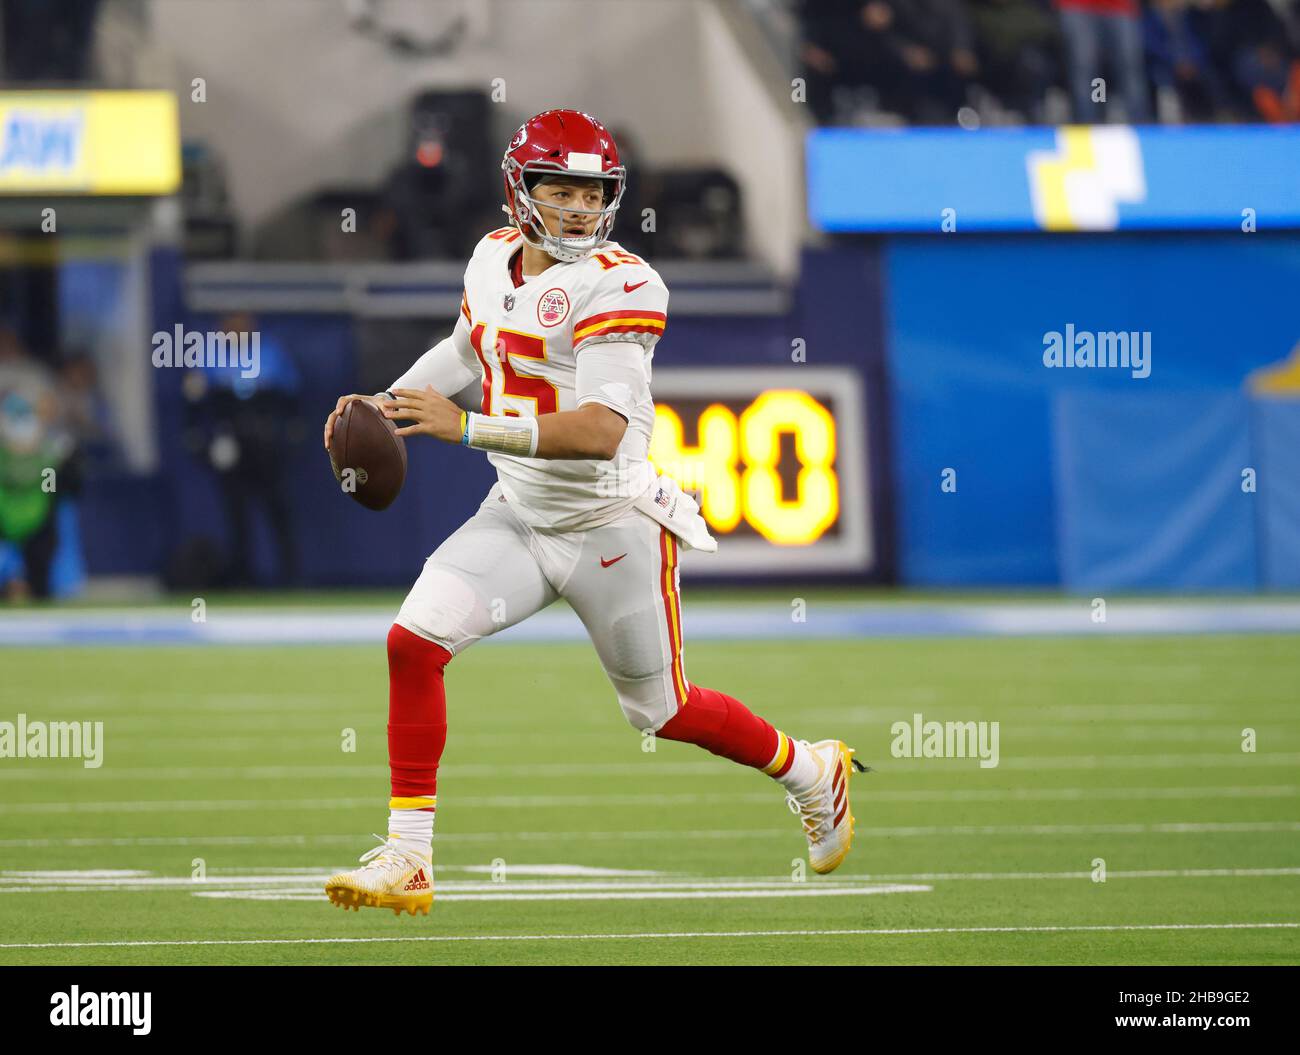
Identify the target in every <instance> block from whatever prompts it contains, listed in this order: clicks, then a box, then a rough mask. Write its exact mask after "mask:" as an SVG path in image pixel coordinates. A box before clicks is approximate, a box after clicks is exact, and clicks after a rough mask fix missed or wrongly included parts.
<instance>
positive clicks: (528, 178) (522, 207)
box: [502, 159, 627, 264]
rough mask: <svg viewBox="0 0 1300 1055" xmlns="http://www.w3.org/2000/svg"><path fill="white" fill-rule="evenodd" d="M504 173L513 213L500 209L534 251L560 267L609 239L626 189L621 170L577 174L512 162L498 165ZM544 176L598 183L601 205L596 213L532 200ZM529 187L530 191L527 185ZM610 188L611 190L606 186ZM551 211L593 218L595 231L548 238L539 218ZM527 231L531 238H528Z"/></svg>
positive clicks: (509, 209) (576, 172)
mask: <svg viewBox="0 0 1300 1055" xmlns="http://www.w3.org/2000/svg"><path fill="white" fill-rule="evenodd" d="M502 168H504V169H505V170H506V179H507V181H508V182H509V185H510V189H511V191H512V192H513V198H514V201H513V205H514V208H513V210H512V209H511V207H510V205H503V206H502V209H503V210H504V211H505V212H506V214H507V215H509V216H510V218H511V219H512V220H514V221H515V225H516V226H517V227H518V228H519V233H520V234H521V235H522V236H523V239H524V241H525V242H527V243H528V244H529V245H530V246H532V247H533V248H534V249H540V250H541V251H542V252H544V253H547V254H549V255H550V256H552V257H554V258H555V259H556V260H559V261H561V262H562V263H566V264H568V263H573V262H574V261H575V260H581V259H582V258H583V257H584V256H586V255H587V254H588V253H590V252H591V251H592V250H593V249H595V248H596V247H597V246H598V245H600V244H602V243H603V242H605V241H607V240H608V239H609V235H610V232H611V231H612V230H613V229H614V216H615V214H616V213H617V212H618V206H619V203H620V202H621V201H622V199H623V191H624V189H626V187H627V180H626V178H625V177H626V175H627V170H626V169H624V168H623V166H621V165H620V166H618V167H617V168H614V169H611V170H610V171H609V172H579V171H571V170H568V169H562V168H559V167H552V166H550V165H538V164H534V163H532V162H525V163H524V165H522V166H520V165H519V164H518V163H517V162H514V161H513V160H509V159H508V161H507V163H503V164H502ZM547 176H555V177H563V176H567V177H572V178H575V179H599V180H602V181H604V183H605V195H604V197H605V203H604V205H603V206H602V207H601V208H599V209H582V208H578V207H576V206H574V205H564V206H560V205H555V204H553V203H551V202H543V201H539V200H538V199H536V198H534V197H533V195H532V188H533V187H536V186H537V184H538V183H539V182H540V181H541V180H542V179H543V178H544V177H547ZM530 183H531V184H532V186H531V187H530V186H529V184H530ZM611 183H612V184H613V189H612V190H611V188H610V184H611ZM543 206H544V207H546V208H548V209H554V210H555V211H557V212H559V213H560V214H561V217H563V215H564V214H569V215H576V216H583V217H587V216H596V217H599V219H598V220H597V221H596V228H595V230H594V231H593V232H592V233H591V234H589V235H584V236H582V237H576V238H575V237H565V236H564V235H563V233H561V234H559V235H554V234H551V232H550V231H548V230H547V228H546V221H545V220H544V219H543V218H542V211H541V210H542V207H543ZM530 228H531V235H530Z"/></svg>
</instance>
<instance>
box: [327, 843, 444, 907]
mask: <svg viewBox="0 0 1300 1055" xmlns="http://www.w3.org/2000/svg"><path fill="white" fill-rule="evenodd" d="M375 838H376V839H380V840H381V844H382V845H380V846H376V847H375V848H374V849H372V850H369V851H367V852H366V853H364V854H363V855H362V856H361V860H362V861H363V862H365V867H363V868H356V869H353V870H352V871H350V872H340V873H338V874H337V875H334V876H331V877H330V878H329V879H328V880H327V881H326V883H325V896H326V897H328V898H329V899H330V903H331V904H334V905H338V906H339V908H341V909H344V910H347V909H352V910H353V911H354V912H360V911H361V910H362V909H363V908H391V909H392V910H393V913H394V914H395V915H398V916H400V915H401V914H402V913H403V912H408V913H410V914H411V915H412V916H417V915H419V916H427V915H428V914H429V908H430V907H431V906H432V905H433V866H432V862H431V861H430V860H429V858H427V857H425V856H423V855H422V854H420V853H417V852H415V851H413V850H410V849H405V848H403V847H401V846H399V845H398V844H397V840H395V839H393V838H391V837H390V838H389V839H387V840H384V839H383V838H382V836H378V835H377V836H375Z"/></svg>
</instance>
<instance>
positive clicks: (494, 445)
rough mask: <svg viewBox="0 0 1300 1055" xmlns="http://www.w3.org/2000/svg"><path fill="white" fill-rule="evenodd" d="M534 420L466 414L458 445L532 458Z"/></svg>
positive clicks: (534, 453)
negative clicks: (463, 430)
mask: <svg viewBox="0 0 1300 1055" xmlns="http://www.w3.org/2000/svg"><path fill="white" fill-rule="evenodd" d="M537 435H538V430H537V419H536V418H525V417H518V418H516V417H506V416H505V415H500V416H497V415H493V416H491V417H489V416H488V415H487V414H467V415H466V416H465V434H464V435H463V436H462V437H461V440H460V442H461V443H463V444H464V445H465V446H466V447H477V448H478V449H479V450H481V451H496V452H498V453H499V454H513V455H514V456H515V457H517V458H532V457H535V456H536V454H537Z"/></svg>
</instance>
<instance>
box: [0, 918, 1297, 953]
mask: <svg viewBox="0 0 1300 1055" xmlns="http://www.w3.org/2000/svg"><path fill="white" fill-rule="evenodd" d="M1296 928H1300V923H1293V922H1277V923H1127V924H1100V925H1094V926H1083V925H1062V926H1045V927H893V928H886V927H882V928H875V929H866V928H861V929H857V928H854V929H841V930H731V931H728V930H714V931H641V932H630V933H614V934H610V933H597V934H456V935H448V934H441V935H411V936H407V937H400V938H393V937H385V938H204V939H193V940H178V939H172V940H159V941H50V942H6V943H2V944H0V949H124V948H158V947H162V946H178V945H185V946H191V945H197V946H210V945H224V946H229V945H370V944H388V943H395V942H438V943H448V942H480V941H481V942H494V941H508V942H521V941H650V940H671V939H679V938H724V939H729V938H815V937H895V936H903V935H921V934H1069V933H1087V932H1091V933H1116V932H1125V931H1205V930H1279V929H1288V930H1294V929H1296Z"/></svg>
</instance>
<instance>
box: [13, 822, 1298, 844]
mask: <svg viewBox="0 0 1300 1055" xmlns="http://www.w3.org/2000/svg"><path fill="white" fill-rule="evenodd" d="M1294 831H1300V821H1167V822H1163V823H1157V824H957V825H915V826H899V827H883V828H867V827H859V828H858V829H857V834H858V836H859V837H867V838H913V837H922V838H923V837H928V836H942V835H1035V836H1037V835H1197V834H1213V833H1226V832H1294ZM796 832H797V829H796V828H791V827H789V826H786V827H782V828H748V829H744V828H740V829H732V828H728V829H711V830H695V829H687V830H671V829H658V830H655V831H632V830H624V831H604V832H602V831H580V832H555V831H515V832H465V833H452V834H448V833H442V834H440V835H438V837H437V838H438V840H439V842H442V843H447V842H454V843H481V842H512V841H513V842H536V841H562V840H567V841H573V842H620V841H642V840H644V841H657V840H681V839H691V840H697V839H703V840H735V839H762V838H789V837H790V836H791V835H793V834H795V833H796ZM364 843H365V839H364V838H362V837H360V836H354V835H301V834H298V835H206V836H202V835H194V836H190V835H175V836H169V835H161V836H120V837H91V836H87V837H72V838H63V839H54V838H41V839H0V848H3V849H34V848H40V847H51V846H270V845H277V844H278V845H283V846H333V845H348V844H356V845H358V846H360V845H363V844H364Z"/></svg>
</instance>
